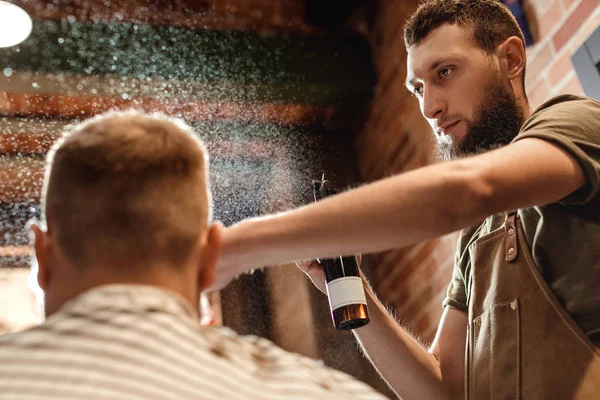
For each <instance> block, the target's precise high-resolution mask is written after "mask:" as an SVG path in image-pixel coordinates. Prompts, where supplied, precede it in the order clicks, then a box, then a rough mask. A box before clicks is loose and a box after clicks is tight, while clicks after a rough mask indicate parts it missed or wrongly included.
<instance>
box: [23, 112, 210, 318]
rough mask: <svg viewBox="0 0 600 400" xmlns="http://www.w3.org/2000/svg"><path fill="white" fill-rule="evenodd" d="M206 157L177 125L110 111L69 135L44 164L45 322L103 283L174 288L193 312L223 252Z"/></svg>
mask: <svg viewBox="0 0 600 400" xmlns="http://www.w3.org/2000/svg"><path fill="white" fill-rule="evenodd" d="M207 164H208V156H207V153H206V150H205V148H204V145H203V144H202V142H201V141H200V140H199V139H198V138H197V137H196V136H195V135H194V134H193V132H192V130H191V128H190V127H189V126H187V125H186V124H185V123H183V122H182V121H180V120H176V119H171V118H167V117H164V116H158V115H146V114H141V113H138V112H133V111H129V112H109V113H106V114H103V115H100V116H98V117H95V118H93V119H90V120H88V121H86V122H84V123H82V124H80V125H78V126H75V127H74V128H73V129H72V130H70V131H68V132H67V133H65V135H64V136H63V137H62V138H61V139H60V140H59V141H58V142H57V143H56V144H55V145H54V147H53V148H52V150H51V151H50V153H49V154H48V158H47V165H46V176H45V180H44V187H43V192H42V210H43V217H44V219H45V222H46V229H45V230H44V229H42V228H41V227H39V226H37V225H34V226H33V227H32V229H33V231H34V234H35V252H36V257H37V261H38V264H39V272H38V282H39V285H40V287H41V288H42V289H43V290H44V293H45V298H46V314H52V313H54V312H55V311H56V310H57V309H58V308H60V306H62V305H63V304H64V303H65V302H66V301H68V300H69V299H71V298H72V297H74V296H76V295H78V294H80V293H81V292H83V291H85V290H87V289H90V288H92V287H95V286H99V285H102V284H113V283H117V284H147V285H154V286H159V287H165V288H168V289H171V290H174V291H176V292H178V293H180V294H181V295H183V296H184V297H186V298H187V299H188V300H190V301H191V302H192V304H193V305H194V306H195V307H197V306H198V301H199V295H200V292H201V291H202V290H203V289H205V288H207V287H209V286H210V285H211V284H212V283H213V281H214V279H215V267H216V261H217V258H218V252H219V248H220V231H219V227H218V225H209V221H210V220H211V196H210V192H209V189H208V186H207V179H208V178H207Z"/></svg>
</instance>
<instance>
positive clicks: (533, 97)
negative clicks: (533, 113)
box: [527, 79, 550, 109]
mask: <svg viewBox="0 0 600 400" xmlns="http://www.w3.org/2000/svg"><path fill="white" fill-rule="evenodd" d="M527 97H528V98H529V104H531V107H533V108H534V109H535V108H536V107H537V106H539V105H540V104H542V103H543V102H544V101H546V100H548V98H549V97H550V90H548V84H547V83H546V80H545V79H542V80H541V81H540V82H538V83H537V84H536V85H535V86H534V87H532V88H531V89H530V90H528V91H527Z"/></svg>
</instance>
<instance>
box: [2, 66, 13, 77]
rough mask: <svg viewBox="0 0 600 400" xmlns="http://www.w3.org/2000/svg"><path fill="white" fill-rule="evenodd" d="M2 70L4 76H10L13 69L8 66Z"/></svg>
mask: <svg viewBox="0 0 600 400" xmlns="http://www.w3.org/2000/svg"><path fill="white" fill-rule="evenodd" d="M3 72H4V76H6V77H7V78H8V77H10V76H12V74H13V69H12V68H10V67H6V68H4V71H3Z"/></svg>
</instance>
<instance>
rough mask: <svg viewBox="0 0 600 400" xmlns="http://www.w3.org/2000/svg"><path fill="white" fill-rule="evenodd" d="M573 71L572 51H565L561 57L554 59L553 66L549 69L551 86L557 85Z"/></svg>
mask: <svg viewBox="0 0 600 400" xmlns="http://www.w3.org/2000/svg"><path fill="white" fill-rule="evenodd" d="M571 71H573V64H572V63H571V52H570V51H565V52H564V54H563V55H562V56H561V57H560V58H558V59H556V60H554V62H553V63H552V66H551V67H550V68H549V69H548V84H549V85H550V87H554V86H556V85H557V84H558V83H560V82H561V81H562V80H563V79H564V78H565V77H566V76H567V75H568V74H569V72H571Z"/></svg>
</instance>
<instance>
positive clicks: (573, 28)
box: [552, 0, 598, 51]
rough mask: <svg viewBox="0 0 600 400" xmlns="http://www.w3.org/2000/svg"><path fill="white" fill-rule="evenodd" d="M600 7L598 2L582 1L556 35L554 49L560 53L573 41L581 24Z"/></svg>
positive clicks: (592, 0)
mask: <svg viewBox="0 0 600 400" xmlns="http://www.w3.org/2000/svg"><path fill="white" fill-rule="evenodd" d="M597 6H598V0H581V3H579V5H578V6H577V8H576V9H575V11H573V13H572V14H571V16H570V17H569V18H568V19H567V20H566V21H565V22H564V24H563V26H562V27H561V28H560V29H559V30H558V32H556V33H555V34H554V36H553V37H552V42H553V43H554V48H555V49H556V51H559V50H560V49H561V48H562V47H563V46H564V45H565V44H566V43H567V42H568V41H569V39H571V38H572V37H573V36H574V35H575V33H576V32H577V30H578V29H579V28H581V24H582V22H583V21H585V20H586V18H587V17H588V16H589V15H590V14H591V13H592V11H594V8H596V7H597Z"/></svg>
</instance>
